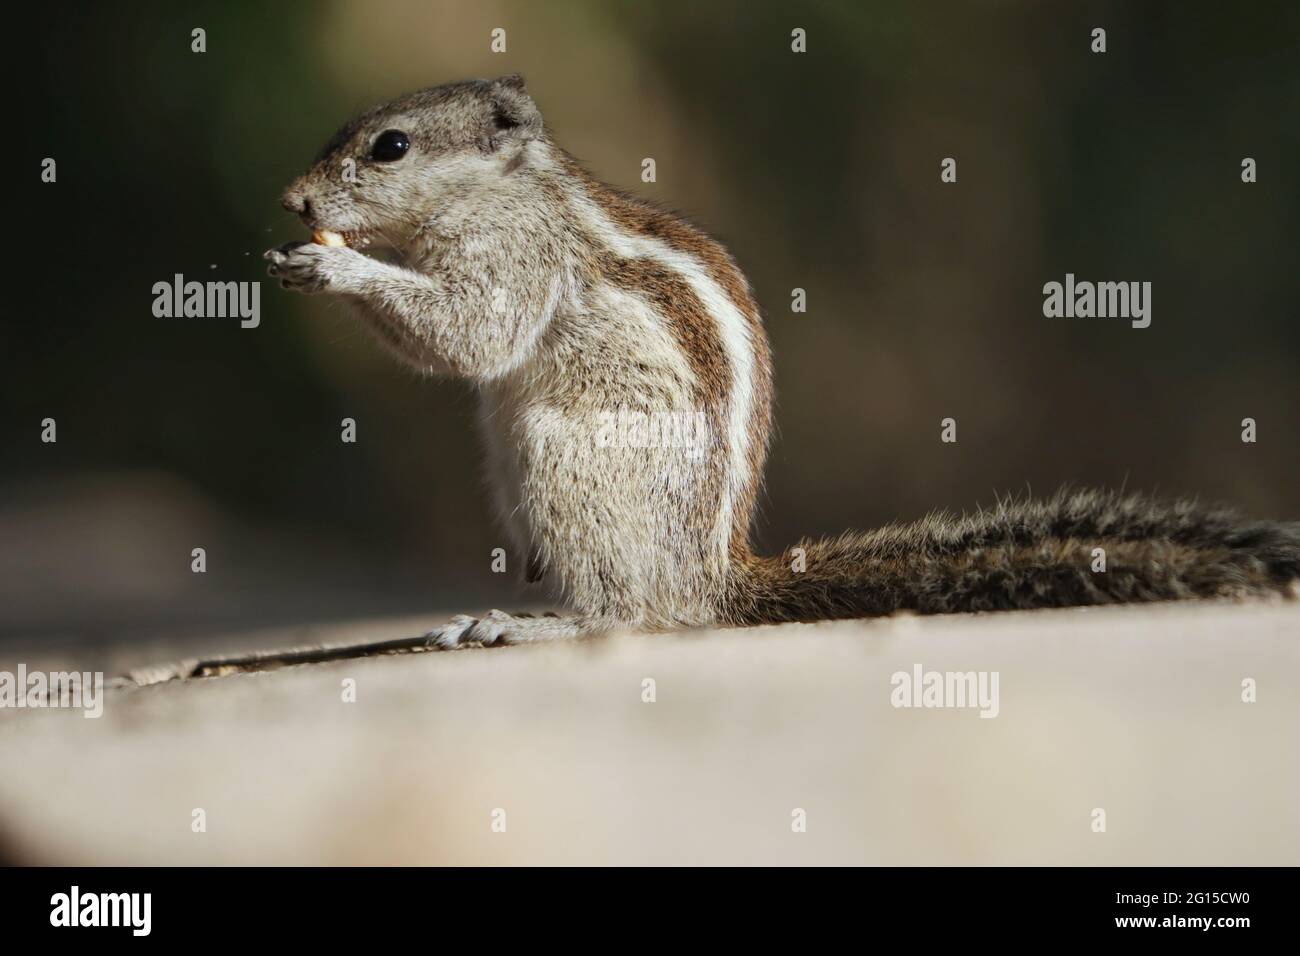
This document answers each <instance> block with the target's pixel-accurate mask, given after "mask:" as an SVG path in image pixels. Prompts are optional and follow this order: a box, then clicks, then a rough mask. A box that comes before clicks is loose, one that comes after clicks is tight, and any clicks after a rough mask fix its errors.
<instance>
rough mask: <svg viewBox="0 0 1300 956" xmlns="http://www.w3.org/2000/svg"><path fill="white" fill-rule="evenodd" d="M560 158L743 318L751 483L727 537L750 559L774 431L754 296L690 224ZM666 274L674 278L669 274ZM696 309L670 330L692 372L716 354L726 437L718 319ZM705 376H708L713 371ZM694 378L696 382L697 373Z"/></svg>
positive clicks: (624, 222) (625, 222) (628, 224)
mask: <svg viewBox="0 0 1300 956" xmlns="http://www.w3.org/2000/svg"><path fill="white" fill-rule="evenodd" d="M561 155H562V159H563V162H564V164H565V166H566V169H567V171H568V172H569V173H570V174H572V175H573V176H576V177H577V178H579V179H580V180H581V181H582V182H583V184H584V185H585V186H586V190H587V194H588V195H589V196H590V197H591V198H592V200H593V201H594V202H596V203H598V204H599V205H600V206H601V208H602V209H604V211H605V213H606V215H608V216H609V217H610V219H611V220H613V221H614V222H615V223H617V224H618V225H619V226H621V227H623V228H624V229H626V230H627V231H629V232H632V233H637V234H639V235H643V236H649V237H651V238H654V239H658V240H660V241H662V242H663V243H665V244H666V245H668V246H670V247H672V248H673V249H675V250H677V251H679V252H683V253H686V254H687V255H690V256H692V257H693V258H694V259H696V261H698V262H699V263H700V264H701V265H702V266H703V267H704V269H705V271H706V272H707V273H708V274H709V277H710V278H711V279H712V280H713V281H714V282H715V283H717V285H718V287H719V288H720V289H722V291H723V293H724V294H725V295H726V296H727V298H729V299H730V300H731V301H732V303H733V304H734V305H735V306H736V308H737V310H739V312H740V314H741V315H742V316H744V319H745V323H746V326H747V330H748V332H749V339H750V343H751V345H752V347H753V356H752V364H753V369H752V382H751V386H750V387H751V394H752V407H751V410H750V419H749V429H748V431H749V442H748V453H747V457H748V464H749V481H748V482H747V485H746V487H745V488H744V489H742V493H741V495H740V498H739V499H738V500H737V501H736V502H735V506H734V511H733V522H732V534H731V554H732V557H733V558H735V559H744V558H746V557H747V556H748V555H749V554H750V548H749V531H750V525H751V524H752V522H753V516H754V510H755V507H756V505H757V501H758V489H759V487H760V485H761V484H762V480H763V467H764V464H765V463H766V460H767V444H768V437H769V435H770V432H771V427H772V356H771V351H770V349H769V348H768V342H767V334H766V332H765V330H764V329H763V322H762V318H761V317H760V314H759V310H758V304H757V303H756V302H755V301H754V297H753V294H752V293H751V292H750V289H749V283H748V281H746V279H745V275H744V273H742V272H741V271H740V268H739V267H738V266H737V265H736V263H735V261H734V260H733V259H732V258H731V256H730V255H729V254H728V253H727V250H726V249H725V248H724V247H723V246H722V244H721V243H719V242H717V241H716V240H714V239H712V238H710V237H709V236H707V235H705V234H704V233H703V232H701V231H700V230H699V229H697V228H695V227H694V226H693V225H691V224H690V223H689V222H687V221H686V220H684V219H682V218H681V217H679V216H677V215H675V214H673V213H670V212H667V211H665V210H663V209H659V208H656V207H655V206H652V205H650V204H649V203H646V202H643V201H641V200H639V199H637V198H635V197H633V196H629V195H628V194H626V193H623V192H620V191H618V190H616V189H613V188H611V187H609V186H606V185H605V184H604V183H602V182H600V181H599V180H597V179H596V178H595V177H593V176H591V175H590V174H589V173H588V172H587V171H586V170H585V169H583V168H582V165H581V164H580V163H578V162H577V160H575V159H574V158H573V157H572V156H569V155H568V154H567V153H562V154H561ZM624 261H626V260H624ZM670 275H675V274H673V273H670ZM682 285H683V286H685V287H686V288H687V289H688V291H689V285H687V284H686V283H684V282H683V283H682ZM691 298H692V300H693V301H694V302H695V303H696V304H699V299H698V297H696V296H694V294H693V293H692V294H691ZM699 308H700V310H701V312H702V313H703V321H698V322H697V321H696V320H695V319H694V318H693V317H689V318H687V319H686V320H685V321H684V322H683V325H687V326H690V327H691V329H690V331H689V333H688V334H685V335H683V334H681V333H677V330H674V331H675V334H678V341H679V342H681V344H682V346H683V348H685V349H686V352H687V355H688V356H690V358H691V362H692V368H695V363H696V361H697V358H696V351H697V346H700V347H705V348H709V349H716V353H717V355H718V357H719V359H720V361H721V364H722V367H723V368H724V369H725V370H726V377H725V379H723V381H725V383H726V387H724V389H723V391H722V392H721V396H720V399H719V403H718V405H717V406H716V407H717V408H718V409H719V410H720V416H721V417H720V419H719V422H720V424H721V426H722V431H721V432H720V434H722V435H724V436H725V435H726V424H725V423H726V408H727V404H728V399H729V395H728V390H729V388H730V383H731V375H730V368H729V367H728V366H727V363H726V354H725V352H724V351H723V349H722V343H721V331H720V330H719V329H718V327H717V321H718V320H717V319H715V318H714V317H713V316H711V315H709V314H708V313H707V312H704V310H703V305H702V304H699ZM666 314H668V315H670V316H672V315H673V314H674V310H672V309H669V310H667V311H666ZM697 329H698V330H700V331H699V332H698V333H697V332H696V330H697ZM683 331H686V330H683ZM705 339H707V340H708V345H707V346H706V345H705ZM709 361H712V359H709ZM709 374H710V375H712V372H710V373H709ZM697 377H699V372H698V370H697ZM706 407H709V408H713V407H715V406H713V405H709V406H706Z"/></svg>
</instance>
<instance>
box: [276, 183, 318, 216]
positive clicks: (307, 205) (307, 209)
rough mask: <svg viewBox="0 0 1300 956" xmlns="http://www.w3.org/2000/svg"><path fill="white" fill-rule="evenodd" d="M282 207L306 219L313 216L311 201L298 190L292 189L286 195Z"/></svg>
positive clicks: (281, 203)
mask: <svg viewBox="0 0 1300 956" xmlns="http://www.w3.org/2000/svg"><path fill="white" fill-rule="evenodd" d="M280 205H282V206H284V208H285V209H287V210H289V212H292V213H295V214H297V215H299V216H302V217H303V218H304V219H305V218H306V217H308V216H310V215H311V200H310V199H308V198H307V197H306V195H304V194H303V193H301V192H299V191H298V190H296V189H291V190H289V191H288V192H287V193H285V194H284V198H282V199H281V200H280Z"/></svg>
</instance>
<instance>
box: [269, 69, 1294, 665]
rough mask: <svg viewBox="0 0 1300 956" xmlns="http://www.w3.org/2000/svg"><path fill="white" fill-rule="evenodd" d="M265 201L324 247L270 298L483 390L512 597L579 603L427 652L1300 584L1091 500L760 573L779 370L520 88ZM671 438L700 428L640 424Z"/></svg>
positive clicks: (418, 119)
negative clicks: (333, 306) (522, 585)
mask: <svg viewBox="0 0 1300 956" xmlns="http://www.w3.org/2000/svg"><path fill="white" fill-rule="evenodd" d="M283 205H284V206H285V208H286V209H288V210H289V211H290V212H292V213H295V214H297V215H298V216H300V217H301V219H302V220H303V222H304V223H305V224H306V225H307V226H308V227H309V228H310V229H312V230H314V232H315V235H316V238H317V241H315V242H293V243H288V244H286V245H284V246H280V247H278V248H276V249H272V250H269V251H268V252H267V253H266V258H267V259H268V260H269V261H270V266H269V270H268V271H269V273H270V274H271V275H272V276H273V277H275V278H277V279H279V280H280V281H281V284H282V285H283V286H284V288H286V289H290V290H293V291H296V292H302V293H324V294H326V295H330V296H334V297H336V298H338V299H340V300H343V301H344V302H346V303H347V304H348V305H350V306H351V307H352V309H353V310H354V311H355V313H356V315H357V316H358V318H359V320H360V321H361V322H362V323H363V324H364V325H365V326H366V327H367V328H369V329H370V330H371V331H372V332H373V333H374V334H375V335H376V336H377V337H378V339H379V340H380V341H381V342H382V343H383V344H384V345H385V346H387V348H389V349H390V350H391V351H392V352H393V353H395V354H396V356H397V357H398V358H399V359H400V360H402V361H403V362H405V363H407V364H408V365H410V366H412V367H413V368H415V369H416V370H418V371H419V372H421V373H423V374H425V375H451V376H455V377H457V378H460V379H464V380H466V381H468V382H470V383H472V384H473V385H474V386H475V387H476V388H477V391H478V395H479V415H478V424H479V426H480V428H481V430H482V433H483V438H484V443H485V446H486V454H487V459H488V466H489V473H490V475H491V476H492V483H493V486H494V492H495V504H496V508H497V510H498V512H499V514H500V516H501V519H502V520H503V522H504V524H505V527H506V528H507V530H508V533H509V535H510V537H511V541H512V543H513V544H514V546H515V547H516V548H517V549H518V553H520V554H526V555H527V556H528V573H527V578H528V580H530V581H536V580H544V581H545V582H547V583H548V584H549V585H550V587H551V588H552V591H553V593H554V594H555V596H556V597H557V598H558V599H559V600H562V601H563V602H565V603H566V604H567V605H568V606H569V607H570V608H571V609H572V613H569V614H567V615H564V616H557V615H554V614H550V615H545V616H538V617H535V616H531V615H520V614H514V615H512V614H505V613H502V612H501V611H491V612H489V613H487V614H485V615H483V616H481V617H473V616H459V617H456V618H454V619H452V620H451V622H450V623H448V624H447V625H445V626H443V627H440V628H438V629H436V630H434V631H432V632H430V633H429V634H428V635H427V636H426V643H427V645H428V646H429V647H430V648H442V649H447V648H455V647H459V646H464V645H467V644H474V645H480V644H481V645H493V644H519V643H528V642H535V641H546V640H552V639H556V638H570V637H579V636H583V635H589V634H597V633H604V632H608V631H611V630H647V631H655V630H671V629H677V628H685V627H696V626H748V625H757V624H766V623H779V622H787V621H805V622H806V621H818V620H826V619H837V618H860V617H871V616H878V615H888V614H891V613H894V612H900V611H911V612H915V613H921V614H932V613H947V612H961V611H988V610H1004V609H1029V608H1045V607H1065V606H1075V605H1095V604H1112V603H1127V602H1139V601H1164V600H1175V599H1183V598H1228V597H1232V598H1239V597H1244V596H1250V595H1266V594H1281V595H1284V596H1285V595H1291V594H1293V593H1294V586H1295V582H1296V581H1297V579H1298V578H1300V523H1297V522H1290V523H1279V522H1247V521H1244V520H1242V519H1240V518H1239V517H1238V516H1236V515H1235V514H1234V513H1233V512H1231V511H1228V510H1219V509H1209V508H1203V507H1200V506H1198V505H1196V504H1194V503H1191V502H1186V501H1180V502H1170V503H1162V502H1160V501H1157V500H1153V499H1150V498H1147V497H1145V496H1141V495H1135V494H1117V493H1109V492H1100V491H1062V492H1059V493H1057V494H1056V495H1055V496H1053V497H1050V498H1048V499H1045V500H1028V499H1024V500H1019V499H1018V500H1007V501H1001V502H999V503H998V504H997V506H996V507H994V508H991V509H988V510H981V511H979V512H978V513H976V514H974V515H968V516H962V517H955V516H951V515H947V514H935V515H931V516H929V517H927V518H925V519H923V520H921V521H919V522H916V523H913V524H905V525H891V526H888V527H884V528H881V529H878V530H876V531H872V532H867V533H848V534H844V535H843V536H841V537H838V538H834V539H828V540H822V541H804V542H802V543H801V544H799V545H797V546H796V547H795V548H791V549H789V550H787V552H786V553H785V554H784V555H782V556H780V557H770V556H761V555H758V554H755V553H754V551H753V550H752V549H751V546H750V525H751V521H752V519H753V515H754V511H755V506H756V500H757V497H758V494H759V485H760V482H761V479H762V471H763V465H764V461H765V458H766V454H767V449H768V443H769V438H770V433H771V428H772V409H771V405H772V360H771V354H770V352H769V348H768V341H767V336H766V334H765V332H764V329H763V324H762V320H761V318H760V314H759V309H758V305H757V304H756V302H755V300H754V297H753V295H752V293H751V291H750V288H749V284H748V282H747V280H746V278H745V276H744V274H743V273H742V272H741V270H740V269H739V268H738V267H737V265H736V263H735V262H734V261H733V260H732V258H731V256H730V255H729V254H728V252H727V251H726V250H725V249H724V248H723V246H722V245H720V244H719V243H718V242H716V241H714V240H713V239H711V238H710V237H709V236H707V235H705V234H704V233H703V232H702V231H700V230H699V229H697V228H695V227H694V226H692V225H690V224H689V223H687V222H686V221H684V220H683V219H682V218H680V217H678V216H676V215H674V214H672V213H669V212H666V211H664V210H662V209H660V208H658V207H656V206H654V205H651V204H648V203H646V202H643V201H641V200H639V199H637V198H634V197H632V196H630V195H627V194H625V193H622V192H620V191H618V190H615V189H613V188H611V187H609V186H606V185H604V184H603V183H601V182H599V181H598V180H596V179H595V178H594V177H593V176H592V175H590V174H589V173H588V172H587V171H586V170H585V169H584V168H583V167H582V166H581V165H580V164H579V163H578V162H577V161H576V160H575V159H574V158H573V157H572V156H570V155H569V154H568V153H567V152H565V151H564V150H563V149H561V148H560V147H559V146H557V145H556V143H555V142H554V140H553V139H552V136H551V133H550V131H549V129H548V128H547V126H546V125H545V124H544V123H543V120H542V115H541V112H540V111H539V109H538V107H537V105H536V103H535V102H534V101H533V98H532V97H531V95H530V94H529V93H528V91H527V90H526V88H525V84H524V80H523V78H522V77H520V76H518V75H511V76H505V77H501V78H499V79H496V80H470V81H465V82H458V83H450V84H446V85H442V86H436V87H432V88H430V89H425V90H422V91H420V92H416V93H412V94H409V95H406V96H403V97H400V98H398V99H395V100H393V101H392V102H389V103H385V104H383V105H380V106H377V107H375V108H373V109H371V110H369V111H368V112H366V113H364V114H363V115H361V116H359V117H358V118H356V119H354V120H353V121H351V122H350V123H348V124H347V125H345V126H344V127H343V128H342V129H341V130H340V131H339V132H338V133H337V134H336V135H335V136H334V138H333V139H332V140H330V142H329V143H328V145H327V146H326V147H325V149H324V151H323V152H322V153H321V154H320V156H319V158H318V159H317V160H316V162H315V164H314V165H313V166H312V167H311V169H310V170H309V171H308V172H307V173H306V174H305V175H303V176H301V177H300V178H298V179H297V180H295V181H294V182H293V183H292V184H291V185H290V186H289V187H288V189H287V190H286V191H285V193H284V196H283ZM322 237H323V238H322ZM372 243H373V244H375V245H376V246H383V247H386V248H387V250H388V252H389V260H381V259H379V258H376V257H373V256H370V255H367V254H365V253H363V252H361V251H360V250H361V249H362V248H364V247H366V246H367V245H370V244H372ZM681 421H688V422H691V423H694V424H697V425H698V426H699V427H697V428H691V429H682V428H677V429H674V428H672V427H668V426H665V427H664V428H662V429H650V428H646V427H644V426H645V423H646V422H669V423H672V422H679V423H680V422H681ZM619 423H624V424H626V423H631V424H632V425H633V426H634V427H630V428H621V426H620V425H619ZM620 431H623V432H628V431H631V432H635V433H636V434H631V435H629V434H619V433H620ZM684 431H688V432H690V434H688V435H687V436H686V437H687V438H688V439H689V440H687V441H678V440H675V439H677V438H680V437H681V435H682V433H683V432H684ZM1095 548H1102V549H1104V552H1105V557H1104V560H1105V564H1104V571H1103V570H1094V569H1093V568H1094V564H1095V557H1096V554H1095V552H1094V549H1095Z"/></svg>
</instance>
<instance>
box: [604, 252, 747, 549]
mask: <svg viewBox="0 0 1300 956" xmlns="http://www.w3.org/2000/svg"><path fill="white" fill-rule="evenodd" d="M598 268H599V269H600V272H601V274H602V276H603V277H604V279H605V280H606V281H608V282H610V283H612V284H613V285H615V286H616V287H618V288H620V289H622V290H624V291H625V292H628V293H629V294H631V295H635V296H638V297H639V298H642V299H644V300H646V302H647V303H648V304H649V305H651V306H652V307H653V308H654V309H655V311H656V312H658V313H659V314H660V315H662V316H664V317H665V318H666V319H667V320H668V328H669V329H670V330H671V332H672V334H673V337H674V338H676V340H677V344H678V345H679V346H681V349H682V351H683V353H684V354H685V355H686V358H687V361H688V363H689V364H690V367H691V372H692V373H693V375H694V378H695V395H694V401H695V404H696V406H697V408H698V409H699V410H700V411H702V412H704V414H705V417H706V418H707V420H708V425H709V431H710V433H711V435H712V436H713V438H714V442H713V444H712V445H711V447H709V448H708V449H706V450H705V459H704V460H705V467H706V468H707V473H706V479H705V483H706V487H705V489H704V490H703V494H701V495H700V496H699V498H698V500H696V501H692V502H691V503H690V505H691V507H690V512H691V514H692V515H693V517H692V519H691V520H692V524H694V525H695V528H696V530H697V532H698V533H699V535H700V540H701V541H707V540H708V539H709V538H710V537H711V535H712V531H713V528H714V527H715V525H716V522H717V515H718V509H719V508H721V507H722V495H723V489H724V487H725V482H726V470H727V464H726V461H727V451H726V444H725V440H724V439H725V435H726V416H725V411H726V407H727V392H728V390H729V389H730V387H731V368H730V367H729V366H728V365H727V357H726V355H724V354H723V351H722V343H721V342H720V341H719V339H718V336H717V334H716V330H715V329H714V327H713V320H712V318H711V317H710V316H709V313H708V311H707V310H706V309H705V308H704V303H703V302H701V301H700V299H699V296H697V295H696V294H695V290H694V289H692V288H691V286H690V283H688V282H687V281H686V280H685V279H684V278H682V277H681V276H680V275H678V274H677V273H676V272H673V271H672V270H671V269H667V268H665V267H664V266H662V265H659V264H658V263H656V262H654V261H652V260H650V259H626V258H623V257H622V256H613V255H602V256H601V257H600V258H599V259H598ZM668 410H669V409H665V411H668ZM671 410H672V411H682V409H671ZM701 557H703V555H701Z"/></svg>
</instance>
